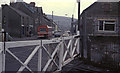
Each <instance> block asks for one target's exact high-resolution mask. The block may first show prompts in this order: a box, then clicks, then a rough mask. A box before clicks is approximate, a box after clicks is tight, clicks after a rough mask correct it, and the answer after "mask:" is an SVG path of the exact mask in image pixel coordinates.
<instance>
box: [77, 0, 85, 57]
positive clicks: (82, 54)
mask: <svg viewBox="0 0 120 73" xmlns="http://www.w3.org/2000/svg"><path fill="white" fill-rule="evenodd" d="M77 2H78V31H79V36H80V40H79V48H80V54H81V58H82V59H83V58H84V53H83V47H81V46H83V44H82V43H81V40H82V39H83V38H81V31H80V0H77ZM81 44H82V45H81Z"/></svg>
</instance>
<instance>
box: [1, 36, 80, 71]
mask: <svg viewBox="0 0 120 73" xmlns="http://www.w3.org/2000/svg"><path fill="white" fill-rule="evenodd" d="M76 37H77V35H76V36H70V37H61V38H55V39H52V40H31V41H12V42H5V43H3V42H1V45H0V72H2V71H15V72H22V71H30V72H34V71H60V70H61V69H62V67H63V66H64V65H66V64H68V63H69V62H70V61H71V60H73V59H74V57H75V56H76V55H78V54H79V38H76ZM3 45H4V46H3Z"/></svg>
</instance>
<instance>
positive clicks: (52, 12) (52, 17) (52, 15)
mask: <svg viewBox="0 0 120 73" xmlns="http://www.w3.org/2000/svg"><path fill="white" fill-rule="evenodd" d="M52 21H53V11H52Z"/></svg>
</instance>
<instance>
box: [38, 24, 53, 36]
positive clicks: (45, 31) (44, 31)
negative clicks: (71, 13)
mask: <svg viewBox="0 0 120 73" xmlns="http://www.w3.org/2000/svg"><path fill="white" fill-rule="evenodd" d="M52 30H53V28H52V27H50V26H48V25H40V26H38V28H37V33H38V38H41V37H44V38H49V37H52Z"/></svg>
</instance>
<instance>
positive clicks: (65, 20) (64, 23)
mask: <svg viewBox="0 0 120 73" xmlns="http://www.w3.org/2000/svg"><path fill="white" fill-rule="evenodd" d="M47 17H48V18H49V19H52V15H47ZM53 20H54V21H55V22H56V23H57V24H58V27H59V29H60V30H62V31H67V30H70V28H71V18H70V17H64V16H55V15H54V16H53ZM75 20H76V19H74V21H75Z"/></svg>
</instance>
